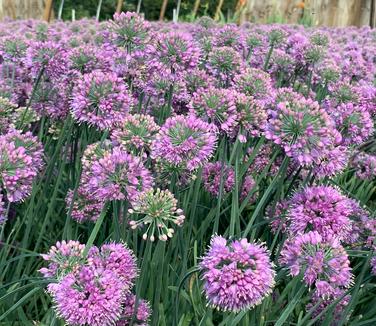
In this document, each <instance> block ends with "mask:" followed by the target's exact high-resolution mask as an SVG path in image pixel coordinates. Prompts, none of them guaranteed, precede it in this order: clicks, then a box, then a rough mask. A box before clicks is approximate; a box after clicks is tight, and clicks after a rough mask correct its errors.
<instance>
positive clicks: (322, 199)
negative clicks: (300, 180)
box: [288, 186, 352, 240]
mask: <svg viewBox="0 0 376 326" xmlns="http://www.w3.org/2000/svg"><path fill="white" fill-rule="evenodd" d="M351 213H352V203H351V200H350V199H349V198H347V197H345V196H343V195H342V194H341V193H340V192H339V191H338V190H337V189H336V188H333V187H331V186H311V187H307V188H305V189H303V190H302V191H300V192H297V193H296V194H295V195H294V196H293V198H292V199H291V206H290V208H289V211H288V220H289V223H290V225H289V228H288V231H289V232H290V233H291V234H300V233H304V232H307V231H308V230H312V231H316V232H317V233H318V234H320V236H321V237H322V238H323V239H327V238H330V237H336V238H338V239H339V240H342V239H344V238H346V237H347V236H348V235H349V232H350V230H351V220H350V215H351Z"/></svg>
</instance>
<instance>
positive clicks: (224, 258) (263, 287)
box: [200, 236, 275, 312]
mask: <svg viewBox="0 0 376 326" xmlns="http://www.w3.org/2000/svg"><path fill="white" fill-rule="evenodd" d="M200 269H201V270H202V278H203V280H204V283H205V284H204V291H205V295H206V297H207V299H208V301H209V304H211V305H213V306H214V307H218V308H219V309H222V310H229V311H235V312H236V311H239V310H244V309H249V308H250V307H253V306H255V305H258V304H260V303H261V301H262V300H263V299H264V298H265V297H266V296H267V295H269V294H270V292H271V291H272V288H273V286H274V276H275V272H274V269H273V264H272V263H271V261H270V258H269V254H268V252H267V250H266V249H265V248H264V247H263V246H261V245H259V244H254V243H249V242H248V241H247V239H241V240H239V241H238V240H235V241H231V242H230V243H229V244H227V241H226V239H225V238H223V237H220V236H215V237H213V238H212V240H211V243H210V248H209V250H208V252H207V253H206V255H205V256H204V257H203V258H202V261H201V263H200Z"/></svg>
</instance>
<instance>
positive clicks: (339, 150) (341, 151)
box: [313, 146, 350, 178]
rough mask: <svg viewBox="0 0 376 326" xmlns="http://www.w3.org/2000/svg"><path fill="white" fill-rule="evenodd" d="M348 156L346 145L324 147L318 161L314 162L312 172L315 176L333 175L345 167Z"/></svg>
mask: <svg viewBox="0 0 376 326" xmlns="http://www.w3.org/2000/svg"><path fill="white" fill-rule="evenodd" d="M349 156H350V153H349V150H348V148H347V147H346V146H331V147H328V148H325V149H324V150H323V152H322V156H321V157H320V159H319V161H318V162H317V163H315V164H314V167H313V174H314V175H315V176H316V177H317V178H324V177H331V176H335V175H337V174H339V173H341V172H342V171H343V170H344V169H345V168H346V166H347V164H348V162H349Z"/></svg>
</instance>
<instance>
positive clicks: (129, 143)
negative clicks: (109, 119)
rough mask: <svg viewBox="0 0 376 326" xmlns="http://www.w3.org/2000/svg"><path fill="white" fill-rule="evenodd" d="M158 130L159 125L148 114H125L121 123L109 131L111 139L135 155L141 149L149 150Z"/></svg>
mask: <svg viewBox="0 0 376 326" xmlns="http://www.w3.org/2000/svg"><path fill="white" fill-rule="evenodd" d="M158 131H159V126H158V125H157V124H156V123H155V121H154V119H153V117H151V116H150V115H147V114H134V115H127V116H126V117H125V118H124V120H123V121H122V122H121V124H119V125H116V127H115V129H113V130H112V131H111V140H112V141H113V142H114V143H115V144H117V145H120V147H122V148H123V149H124V150H127V151H129V152H131V153H133V154H134V155H137V154H139V152H140V151H141V150H146V151H149V150H150V146H151V143H152V140H153V139H154V137H155V134H156V133H157V132H158Z"/></svg>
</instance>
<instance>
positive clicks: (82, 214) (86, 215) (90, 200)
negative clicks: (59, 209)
mask: <svg viewBox="0 0 376 326" xmlns="http://www.w3.org/2000/svg"><path fill="white" fill-rule="evenodd" d="M73 195H74V191H73V190H69V191H68V193H67V196H66V198H65V202H66V207H67V212H68V211H69V209H70V207H71V205H72V199H73ZM103 207H104V202H103V201H102V200H101V199H99V198H98V197H96V196H92V195H91V194H90V193H88V192H87V191H86V189H85V188H84V187H79V188H78V189H77V194H76V196H75V198H74V203H73V205H72V212H71V217H72V218H73V219H74V220H76V221H77V222H80V223H82V222H85V221H91V222H95V221H96V220H97V219H98V217H99V215H100V214H101V212H102V210H103Z"/></svg>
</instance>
